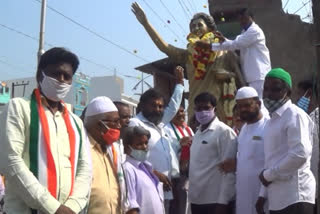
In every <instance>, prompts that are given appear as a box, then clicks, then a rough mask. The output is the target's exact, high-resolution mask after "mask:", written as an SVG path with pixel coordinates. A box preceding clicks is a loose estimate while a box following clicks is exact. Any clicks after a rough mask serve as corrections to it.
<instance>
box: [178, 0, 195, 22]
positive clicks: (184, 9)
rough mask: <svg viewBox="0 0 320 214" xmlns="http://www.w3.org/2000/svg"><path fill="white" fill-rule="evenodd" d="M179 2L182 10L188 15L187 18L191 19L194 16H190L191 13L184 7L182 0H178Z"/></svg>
mask: <svg viewBox="0 0 320 214" xmlns="http://www.w3.org/2000/svg"><path fill="white" fill-rule="evenodd" d="M178 2H179V5H180V7H181V8H182V11H183V13H184V15H185V16H186V18H187V19H190V17H192V16H190V14H188V12H187V11H186V10H185V9H184V7H183V5H182V3H181V1H180V0H178Z"/></svg>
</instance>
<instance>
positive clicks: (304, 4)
mask: <svg viewBox="0 0 320 214" xmlns="http://www.w3.org/2000/svg"><path fill="white" fill-rule="evenodd" d="M308 3H310V1H309V2H306V3H303V5H302V7H300V8H299V9H298V10H297V11H296V12H294V13H293V14H297V13H298V12H299V11H300V10H301V9H303V8H304V7H305V6H306V5H307V4H308Z"/></svg>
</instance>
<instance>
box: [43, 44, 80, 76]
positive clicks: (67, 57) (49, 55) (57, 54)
mask: <svg viewBox="0 0 320 214" xmlns="http://www.w3.org/2000/svg"><path fill="white" fill-rule="evenodd" d="M58 63H69V64H70V65H71V67H72V70H73V74H74V73H75V72H76V71H77V69H78V66H79V59H78V57H77V56H76V55H75V54H74V53H72V52H70V51H68V50H67V49H65V48H60V47H55V48H51V49H50V50H48V51H46V52H45V53H44V54H42V55H41V57H40V61H39V64H38V69H37V79H38V78H39V76H40V73H41V71H42V70H43V69H45V68H46V67H47V66H48V65H55V64H58Z"/></svg>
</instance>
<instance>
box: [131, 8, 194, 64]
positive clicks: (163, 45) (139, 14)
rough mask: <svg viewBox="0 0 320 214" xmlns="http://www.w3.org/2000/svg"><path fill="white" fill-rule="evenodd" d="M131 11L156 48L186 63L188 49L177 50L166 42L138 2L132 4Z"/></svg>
mask: <svg viewBox="0 0 320 214" xmlns="http://www.w3.org/2000/svg"><path fill="white" fill-rule="evenodd" d="M131 10H132V12H133V13H134V15H135V16H136V18H137V20H138V21H139V22H140V23H141V25H142V26H143V27H144V29H145V30H146V31H147V33H148V34H149V36H150V37H151V39H152V41H153V42H154V43H155V44H156V46H157V47H158V48H159V49H160V51H162V52H163V53H165V54H166V55H167V56H169V57H171V58H173V59H175V60H177V61H179V62H184V63H185V61H186V60H187V55H188V52H187V50H186V49H181V48H177V47H175V46H173V45H170V44H168V43H167V42H165V41H164V40H163V39H162V38H161V36H160V35H159V34H158V32H157V31H156V30H155V29H154V27H153V26H152V25H151V24H150V23H149V21H148V19H147V16H146V14H145V12H144V11H143V9H142V8H141V7H140V5H139V4H138V3H137V2H134V3H132V5H131Z"/></svg>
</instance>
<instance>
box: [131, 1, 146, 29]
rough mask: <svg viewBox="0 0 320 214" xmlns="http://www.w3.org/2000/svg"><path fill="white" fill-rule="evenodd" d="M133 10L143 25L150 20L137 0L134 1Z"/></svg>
mask: <svg viewBox="0 0 320 214" xmlns="http://www.w3.org/2000/svg"><path fill="white" fill-rule="evenodd" d="M131 11H132V12H133V13H134V15H135V16H136V18H137V19H138V21H139V22H140V23H141V24H142V25H144V24H146V23H147V22H148V20H147V16H146V14H145V13H144V11H143V9H142V8H141V7H140V5H139V4H138V3H137V2H134V3H132V5H131Z"/></svg>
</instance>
